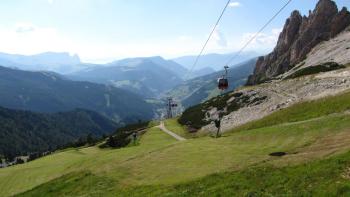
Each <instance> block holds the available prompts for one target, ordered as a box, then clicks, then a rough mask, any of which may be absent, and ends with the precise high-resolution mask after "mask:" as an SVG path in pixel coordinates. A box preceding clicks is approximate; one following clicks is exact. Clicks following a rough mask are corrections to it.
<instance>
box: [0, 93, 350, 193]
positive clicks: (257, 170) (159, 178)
mask: <svg viewBox="0 0 350 197" xmlns="http://www.w3.org/2000/svg"><path fill="white" fill-rule="evenodd" d="M346 95H347V94H346ZM308 105H312V103H306V104H305V106H304V107H303V108H305V107H307V106H308ZM342 105H343V106H345V107H344V108H341V109H343V110H342V111H337V113H331V114H324V113H318V115H317V116H316V115H314V116H312V118H311V117H310V116H302V114H300V113H289V114H290V117H288V119H289V120H294V122H285V121H283V120H282V119H281V120H277V121H276V120H275V119H273V120H269V119H268V118H267V119H266V120H265V123H266V124H260V126H259V124H255V126H254V127H252V126H251V127H249V128H248V127H246V128H242V129H241V130H235V131H233V132H229V133H225V134H224V136H222V137H221V138H218V139H215V138H211V137H208V136H206V137H198V138H193V136H186V135H187V134H186V133H185V132H184V130H183V127H182V126H180V125H178V124H177V123H176V120H167V121H165V126H166V127H167V128H168V129H169V130H171V131H174V132H176V133H177V134H178V135H181V136H183V137H186V138H187V140H185V141H178V140H176V139H175V138H173V137H171V136H170V135H168V134H166V133H164V132H162V131H161V130H160V129H159V128H158V127H152V128H151V129H149V130H148V131H147V132H146V133H145V134H144V135H143V136H142V138H141V139H140V143H139V145H137V146H129V147H127V148H122V149H107V150H101V149H99V148H98V147H88V148H81V149H70V150H66V151H63V152H58V153H56V154H53V155H50V156H47V157H44V158H41V159H38V160H35V161H33V162H30V163H26V164H23V165H17V166H13V167H9V168H5V169H0V196H11V195H18V196H49V195H54V196H235V195H236V196H244V195H249V196H254V195H257V196H271V195H272V196H275V195H280V194H289V195H293V196H295V195H296V196H301V195H312V194H313V195H317V196H319V195H321V194H322V195H326V194H327V195H333V196H339V195H345V194H350V182H349V179H350V173H349V168H350V152H348V151H349V150H350V114H349V113H348V110H349V109H350V105H349V103H343V104H342ZM346 106H347V107H346ZM329 108H334V106H329ZM291 110H292V109H291ZM315 110H316V109H315ZM293 116H295V117H294V118H293ZM296 117H303V118H296ZM268 123H271V124H270V125H269V124H268ZM273 152H285V153H287V155H285V156H283V157H272V156H269V154H270V153H273Z"/></svg>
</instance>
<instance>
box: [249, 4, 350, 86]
mask: <svg viewBox="0 0 350 197" xmlns="http://www.w3.org/2000/svg"><path fill="white" fill-rule="evenodd" d="M349 25H350V13H349V11H348V10H347V9H346V8H345V7H344V8H343V9H342V10H341V11H338V8H337V5H336V3H335V2H334V1H331V0H320V1H319V2H318V4H317V6H316V8H315V10H314V11H312V12H311V11H310V13H309V16H308V17H306V16H301V14H300V12H299V11H294V12H292V14H291V16H290V17H289V18H288V19H287V21H286V24H285V26H284V28H283V31H282V33H281V34H280V36H279V39H278V42H277V46H276V47H275V49H274V51H273V52H272V53H270V54H269V55H267V56H265V57H260V58H259V59H258V61H257V63H256V68H255V70H254V74H253V75H251V76H250V77H249V79H248V82H247V85H254V84H258V83H261V82H264V81H267V80H270V79H272V78H274V77H276V76H278V75H280V74H283V73H285V72H287V71H288V70H290V69H292V68H293V67H294V66H295V65H297V64H298V63H300V62H302V61H303V60H304V59H305V58H306V56H307V54H308V53H309V52H310V51H311V50H312V49H313V48H314V47H315V46H316V45H318V44H319V43H321V42H323V41H327V40H329V39H331V38H334V37H335V36H337V35H338V34H339V33H340V32H342V31H343V30H344V29H345V28H346V27H348V26H349Z"/></svg>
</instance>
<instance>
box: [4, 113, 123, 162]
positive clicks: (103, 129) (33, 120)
mask: <svg viewBox="0 0 350 197" xmlns="http://www.w3.org/2000/svg"><path fill="white" fill-rule="evenodd" d="M0 125H1V127H0V155H4V156H5V157H6V158H13V156H18V155H26V154H27V153H30V152H43V151H50V150H55V149H57V148H58V147H59V146H63V145H65V144H67V143H69V142H73V141H75V140H77V139H78V138H79V137H86V136H87V135H89V134H90V135H92V136H95V137H101V136H102V135H104V134H109V133H111V132H113V131H115V129H116V128H117V126H118V125H117V124H116V123H114V122H112V121H111V120H109V119H107V118H106V117H103V116H101V115H99V114H98V113H96V112H92V111H87V110H82V109H77V110H74V111H70V112H61V113H55V114H44V113H33V112H30V111H21V110H10V109H6V108H2V107H0Z"/></svg>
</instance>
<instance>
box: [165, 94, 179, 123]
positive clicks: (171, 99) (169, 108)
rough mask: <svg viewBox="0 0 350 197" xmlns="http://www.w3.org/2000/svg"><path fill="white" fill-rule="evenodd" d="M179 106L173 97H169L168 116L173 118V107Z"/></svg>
mask: <svg viewBox="0 0 350 197" xmlns="http://www.w3.org/2000/svg"><path fill="white" fill-rule="evenodd" d="M176 107H177V103H175V102H174V100H173V98H171V97H169V98H168V101H167V117H168V118H169V119H170V118H173V108H176Z"/></svg>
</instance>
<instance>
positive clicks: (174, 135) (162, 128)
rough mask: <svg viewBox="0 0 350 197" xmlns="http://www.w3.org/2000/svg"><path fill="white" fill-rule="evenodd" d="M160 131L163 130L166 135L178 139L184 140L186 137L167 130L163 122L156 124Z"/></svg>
mask: <svg viewBox="0 0 350 197" xmlns="http://www.w3.org/2000/svg"><path fill="white" fill-rule="evenodd" d="M158 127H159V128H160V129H161V130H162V131H164V132H165V133H167V134H168V135H170V136H172V137H174V138H175V139H177V140H179V141H185V140H186V139H185V138H183V137H181V136H179V135H177V134H176V133H174V132H172V131H169V130H168V129H167V128H166V127H165V125H164V122H163V121H162V122H160V125H159V126H158Z"/></svg>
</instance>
